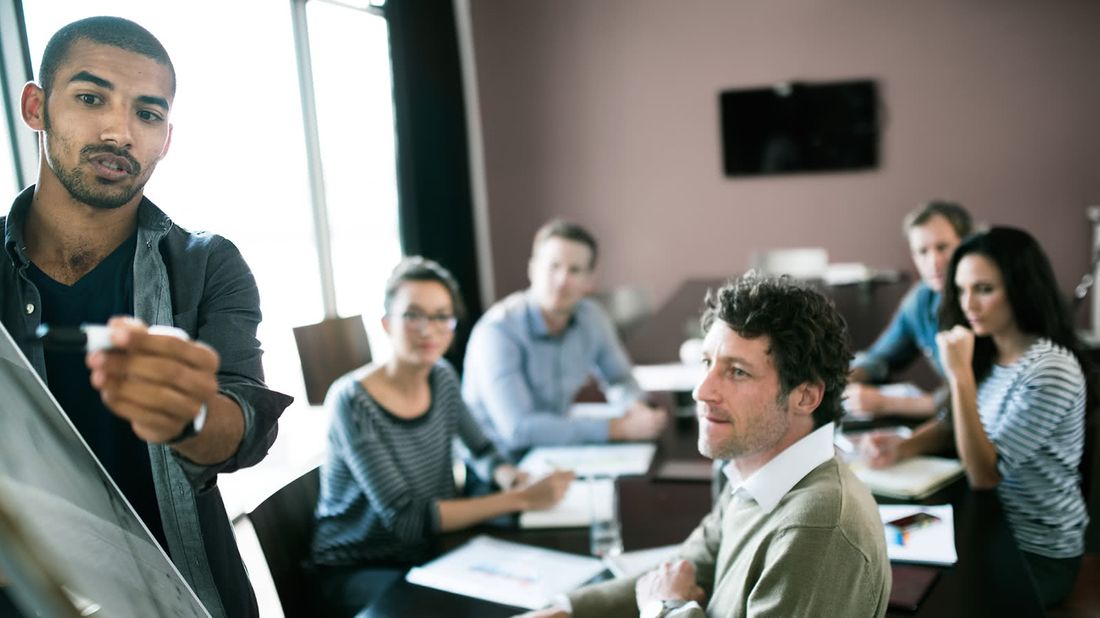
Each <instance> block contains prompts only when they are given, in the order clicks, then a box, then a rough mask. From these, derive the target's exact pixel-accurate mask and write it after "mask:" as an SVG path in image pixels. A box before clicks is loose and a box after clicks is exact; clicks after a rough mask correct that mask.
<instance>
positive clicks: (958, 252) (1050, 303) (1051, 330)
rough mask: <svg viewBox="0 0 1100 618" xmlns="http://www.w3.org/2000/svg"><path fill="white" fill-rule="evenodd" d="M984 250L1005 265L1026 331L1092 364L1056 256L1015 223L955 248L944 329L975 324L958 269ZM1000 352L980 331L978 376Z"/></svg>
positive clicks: (1015, 312)
mask: <svg viewBox="0 0 1100 618" xmlns="http://www.w3.org/2000/svg"><path fill="white" fill-rule="evenodd" d="M972 254H973V255H981V256H984V257H985V258H987V259H989V261H991V262H993V264H994V265H996V266H997V270H999V271H1001V281H1002V282H1003V284H1004V290H1005V295H1006V296H1007V297H1008V303H1009V305H1010V306H1011V307H1012V316H1013V318H1014V319H1015V320H1016V326H1017V327H1018V328H1019V329H1020V331H1021V332H1023V333H1025V334H1028V335H1035V336H1038V337H1043V338H1046V339H1050V340H1051V341H1053V342H1054V343H1056V344H1058V345H1060V346H1062V347H1063V348H1066V349H1067V350H1069V351H1070V352H1072V353H1073V354H1074V356H1076V357H1077V360H1078V362H1080V363H1081V367H1088V363H1087V361H1086V358H1085V357H1084V355H1083V354H1082V353H1081V344H1080V342H1079V341H1078V339H1077V333H1076V331H1075V330H1074V328H1073V320H1072V319H1071V318H1070V313H1069V307H1068V305H1067V303H1066V300H1065V297H1064V296H1062V292H1061V290H1059V289H1058V280H1057V279H1056V278H1055V277H1054V269H1053V268H1051V266H1050V260H1048V259H1047V256H1046V254H1045V253H1043V249H1042V247H1040V246H1039V242H1038V241H1036V240H1035V238H1034V237H1033V236H1032V235H1031V234H1028V233H1027V232H1025V231H1024V230H1021V229H1017V228H1013V227H992V228H990V229H988V230H986V231H984V232H979V233H977V234H974V235H973V236H971V237H969V238H967V239H966V240H964V241H963V242H962V243H961V244H960V245H959V246H958V247H957V248H956V249H955V252H954V253H952V254H951V261H950V262H949V263H948V265H947V282H946V283H945V284H944V286H943V299H942V301H941V302H940V315H939V321H940V329H941V330H949V329H951V328H953V327H955V326H957V325H960V324H961V325H963V326H967V327H969V322H968V321H967V319H966V314H965V313H964V312H963V309H962V307H961V306H960V305H959V290H958V288H957V287H956V286H955V272H956V271H957V270H958V267H959V262H960V261H962V259H963V258H964V257H966V256H968V255H972ZM995 358H996V349H995V348H994V345H993V341H992V338H990V337H978V338H977V339H976V340H975V342H974V359H973V364H972V366H973V368H974V377H975V378H977V379H978V380H982V379H984V378H985V377H986V376H988V375H989V372H990V370H992V368H993V361H994V359H995Z"/></svg>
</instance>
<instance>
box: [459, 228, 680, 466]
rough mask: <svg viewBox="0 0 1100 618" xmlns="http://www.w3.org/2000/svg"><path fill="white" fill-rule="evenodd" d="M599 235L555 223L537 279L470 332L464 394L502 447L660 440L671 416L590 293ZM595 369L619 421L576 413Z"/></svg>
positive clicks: (535, 270)
mask: <svg viewBox="0 0 1100 618" xmlns="http://www.w3.org/2000/svg"><path fill="white" fill-rule="evenodd" d="M596 252H597V245H596V240H595V238H594V237H593V236H592V235H591V234H590V233H588V232H587V231H586V230H584V229H583V228H581V227H580V226H577V225H575V224H572V223H566V222H564V221H551V222H550V223H547V224H546V225H544V226H543V227H542V228H541V229H539V231H538V233H537V234H536V235H535V241H534V246H533V248H532V255H531V261H530V262H529V264H528V270H527V274H528V278H529V279H530V281H531V287H530V288H528V289H526V290H522V291H519V292H515V293H514V294H511V295H510V296H508V297H506V298H504V299H503V300H501V301H499V302H498V303H496V304H495V305H493V306H492V307H491V308H490V309H489V311H488V312H486V313H485V315H484V316H482V318H481V320H479V321H478V323H477V324H476V325H475V326H474V329H473V332H472V333H471V334H470V342H469V344H468V345H467V348H466V361H465V375H464V377H463V382H462V394H463V398H464V399H465V400H466V404H467V405H468V406H469V407H470V411H471V412H472V413H473V414H474V417H475V418H477V419H478V421H479V422H480V423H481V424H482V426H483V427H484V428H485V431H486V433H487V434H488V435H489V437H490V438H491V439H492V440H493V442H494V443H495V444H496V446H497V448H498V449H499V450H500V451H501V452H502V453H509V454H511V455H513V456H516V455H518V454H519V453H520V452H522V451H523V450H524V449H527V448H530V447H532V446H538V445H551V444H581V443H599V442H607V441H611V440H651V439H653V438H655V437H656V436H657V435H658V434H660V432H661V430H663V429H664V427H665V424H666V422H667V418H668V415H667V414H666V413H665V411H664V410H659V409H654V408H650V407H649V406H648V405H646V404H645V402H644V401H643V400H642V396H643V393H642V392H641V389H639V387H638V384H637V383H636V382H635V381H634V378H633V377H632V376H631V364H630V359H629V358H627V355H626V352H625V351H624V350H623V347H622V345H621V344H620V343H619V340H618V337H617V335H616V334H615V329H614V327H613V326H612V324H611V320H610V319H609V318H608V317H607V315H606V314H605V313H604V312H603V310H602V309H601V308H600V306H599V305H598V304H597V303H596V302H594V301H592V300H590V299H588V298H585V296H586V295H587V294H588V293H589V292H591V291H592V287H593V268H594V267H595V265H596ZM589 377H595V378H596V380H597V381H598V382H599V383H600V386H601V387H602V388H603V390H604V393H605V395H606V396H607V399H608V401H609V402H610V403H612V405H616V406H618V407H620V408H622V409H623V410H624V413H623V415H622V416H620V417H618V418H614V419H611V420H605V419H593V418H571V417H569V416H568V414H567V413H568V410H569V406H570V404H571V403H572V402H573V400H574V398H575V397H576V395H577V392H578V391H579V390H580V389H581V388H582V387H583V386H584V385H585V383H586V382H587V381H588V379H589Z"/></svg>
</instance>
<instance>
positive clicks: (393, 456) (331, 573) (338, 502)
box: [313, 257, 573, 616]
mask: <svg viewBox="0 0 1100 618" xmlns="http://www.w3.org/2000/svg"><path fill="white" fill-rule="evenodd" d="M385 309H386V315H385V317H384V318H382V326H383V327H384V328H385V331H386V333H387V334H388V335H389V339H390V342H391V343H392V344H393V354H392V356H391V357H390V358H389V359H388V360H386V361H384V362H376V363H372V364H370V365H367V366H366V367H362V368H360V369H357V370H355V371H353V372H351V373H350V374H348V375H346V376H344V377H342V378H340V379H339V380H337V381H336V382H335V383H334V384H333V385H332V387H331V388H330V389H329V392H328V396H327V397H326V399H325V406H326V407H327V408H328V409H329V410H330V411H331V413H332V426H331V428H330V430H329V453H328V460H327V461H326V463H325V465H324V466H323V467H322V472H321V495H320V500H319V502H318V505H317V512H316V520H317V527H316V530H315V533H314V538H313V562H314V564H315V566H316V570H317V576H318V584H319V592H320V593H321V596H322V599H323V601H324V603H325V604H326V605H327V607H326V610H327V611H326V613H325V615H331V616H344V615H346V616H353V615H355V614H356V613H357V612H359V611H360V610H362V609H363V608H364V607H366V606H368V605H369V604H370V603H371V601H372V600H373V599H375V598H376V597H377V596H378V595H380V594H381V593H382V592H383V591H384V590H385V589H386V588H387V587H388V586H389V585H390V584H391V583H393V582H394V581H395V580H397V579H398V578H399V577H401V576H402V575H403V573H404V571H405V570H406V569H407V568H408V567H409V566H410V565H412V564H415V563H417V562H418V561H421V560H423V559H424V558H426V557H427V556H428V555H429V550H430V549H431V544H432V540H433V538H434V536H435V535H436V534H438V533H441V532H448V531H451V530H458V529H460V528H466V527H468V526H471V525H474V524H477V523H479V522H482V521H485V520H488V519H492V518H494V517H497V516H499V515H503V514H507V513H513V512H517V511H524V510H531V509H545V508H549V507H551V506H553V505H555V504H556V503H557V502H558V501H559V500H561V498H562V496H563V495H564V493H565V490H566V489H567V488H568V486H569V483H570V481H571V480H572V479H573V474H572V473H571V472H556V473H554V474H551V475H550V476H547V477H545V478H543V479H541V480H538V481H535V482H528V479H527V478H526V477H525V475H523V474H521V473H518V472H517V471H516V469H515V468H514V467H513V466H511V465H508V464H505V463H503V459H501V457H500V456H499V455H498V454H497V452H496V450H495V449H494V447H493V446H492V443H491V442H490V441H489V440H488V439H487V438H486V437H485V436H484V434H483V433H482V432H481V429H480V428H479V427H478V425H477V423H476V422H475V421H474V420H473V418H472V417H471V416H470V414H469V412H468V411H467V409H466V406H465V404H464V403H463V401H462V396H461V392H460V385H459V378H458V376H457V375H456V373H455V370H454V368H453V367H451V365H450V364H449V363H448V362H447V361H446V360H444V359H443V353H444V352H446V350H447V348H448V347H449V346H450V344H451V341H452V340H453V339H454V329H455V326H456V325H457V323H458V320H459V319H460V318H461V317H462V314H463V306H462V301H461V297H460V296H459V293H458V284H457V283H456V282H455V280H454V277H452V276H451V274H450V273H449V272H447V270H445V269H444V268H443V267H442V266H440V265H439V264H437V263H435V262H433V261H431V260H426V259H424V258H420V257H411V258H407V259H405V260H403V261H402V262H401V263H400V264H398V265H397V268H395V269H394V271H393V273H392V274H391V275H390V279H389V281H388V282H387V284H386V295H385ZM456 437H457V438H459V439H460V440H461V442H462V443H463V445H464V446H465V452H464V455H465V456H466V459H467V462H468V463H469V464H470V467H472V468H474V469H475V470H476V471H477V472H478V473H479V475H482V476H483V478H486V479H488V478H492V479H493V480H494V481H495V482H496V484H497V485H498V486H499V487H500V488H501V491H500V492H498V493H495V494H490V495H486V496H478V497H460V496H458V495H457V492H456V489H455V483H454V477H453V474H452V469H453V468H452V464H453V461H454V454H453V452H452V444H453V443H454V441H455V440H454V439H455V438H456Z"/></svg>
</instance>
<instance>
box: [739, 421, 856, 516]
mask: <svg viewBox="0 0 1100 618" xmlns="http://www.w3.org/2000/svg"><path fill="white" fill-rule="evenodd" d="M834 432H835V427H834V425H833V423H826V424H825V425H822V426H821V427H818V428H817V429H815V430H814V431H812V432H810V434H809V435H807V436H804V437H803V438H802V439H801V440H799V441H798V442H795V443H794V444H792V445H790V446H789V447H787V448H786V449H785V450H784V451H783V452H781V453H779V454H778V455H776V456H775V457H773V458H772V460H771V461H769V462H768V463H766V464H764V465H763V466H761V467H760V469H759V470H757V471H756V472H754V473H753V474H752V475H751V476H749V478H747V479H742V478H741V474H740V473H739V472H738V471H737V468H736V467H735V466H734V465H733V462H732V461H731V462H729V463H727V464H726V465H725V466H724V467H723V468H722V472H723V473H724V474H725V475H726V478H728V479H729V482H730V490H731V491H732V492H733V493H735V494H736V493H737V492H738V490H741V489H743V490H745V492H746V493H747V494H748V495H749V496H751V497H752V499H753V500H755V501H756V503H757V504H758V505H760V508H761V509H763V510H764V512H765V513H769V512H771V510H772V509H774V508H775V506H776V505H777V504H779V501H780V500H782V499H783V496H785V495H787V492H788V491H790V490H791V488H792V487H794V486H795V485H796V484H798V482H799V481H801V480H802V479H803V478H805V477H806V475H807V474H809V473H810V472H811V471H812V470H813V469H814V468H816V467H818V466H820V465H821V464H823V463H825V462H826V461H828V460H829V459H830V458H831V457H832V456H833V454H834V450H833V433H834Z"/></svg>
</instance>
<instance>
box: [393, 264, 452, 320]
mask: <svg viewBox="0 0 1100 618" xmlns="http://www.w3.org/2000/svg"><path fill="white" fill-rule="evenodd" d="M406 281H435V282H436V283H439V284H440V285H442V286H443V287H444V288H446V289H447V292H448V293H449V294H450V295H451V306H452V307H453V308H454V313H455V317H456V318H458V319H460V320H461V319H463V318H465V317H466V305H465V303H463V302H462V292H460V291H459V288H458V281H456V280H455V278H454V275H452V274H451V273H450V271H448V270H447V269H446V268H443V267H442V266H440V265H439V263H438V262H436V261H434V260H429V259H427V258H424V257H420V256H419V255H413V256H410V257H407V258H405V259H403V260H401V261H400V262H399V263H398V264H397V266H395V267H394V269H393V272H391V273H390V278H389V279H387V280H386V299H385V307H386V314H387V315H388V314H389V312H390V305H392V304H393V297H394V296H396V295H397V290H398V289H399V288H400V287H401V284H402V283H405V282H406Z"/></svg>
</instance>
